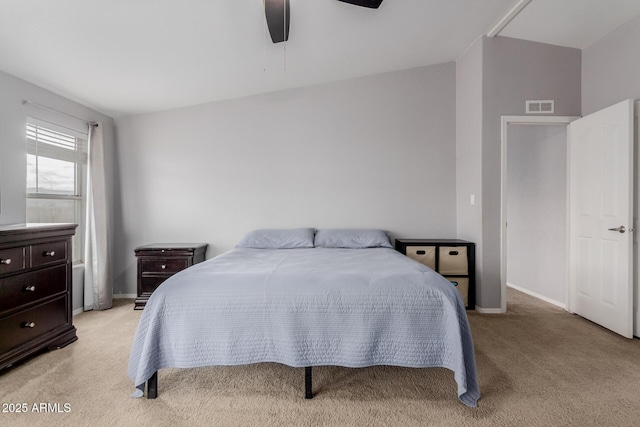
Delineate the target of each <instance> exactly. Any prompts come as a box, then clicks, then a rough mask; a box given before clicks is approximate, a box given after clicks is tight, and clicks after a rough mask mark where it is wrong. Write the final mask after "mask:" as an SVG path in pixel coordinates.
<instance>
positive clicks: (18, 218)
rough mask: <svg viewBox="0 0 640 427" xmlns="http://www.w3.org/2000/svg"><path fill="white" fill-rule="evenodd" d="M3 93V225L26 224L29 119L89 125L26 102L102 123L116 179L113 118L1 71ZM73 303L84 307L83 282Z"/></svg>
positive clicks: (76, 286)
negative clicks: (24, 103)
mask: <svg viewBox="0 0 640 427" xmlns="http://www.w3.org/2000/svg"><path fill="white" fill-rule="evenodd" d="M0 94H1V96H0V198H1V203H2V205H1V209H0V210H1V212H0V224H3V225H5V224H16V223H24V222H25V221H26V196H27V194H26V191H27V183H26V180H27V161H26V159H27V147H26V139H25V130H26V122H27V117H28V116H31V117H35V118H39V119H42V120H48V121H50V122H54V123H58V124H60V125H63V126H67V127H71V128H78V129H83V128H84V126H86V123H85V122H84V121H82V120H76V119H72V118H69V117H67V116H65V115H62V114H58V113H53V112H51V111H48V110H46V109H42V108H38V107H35V106H33V105H28V104H27V105H22V100H23V99H27V100H30V101H34V102H38V103H40V104H43V105H46V106H48V107H51V108H55V109H58V110H60V111H64V112H66V113H68V114H71V115H74V116H77V117H80V118H82V119H85V120H86V121H89V120H93V121H96V122H101V123H102V124H103V128H104V142H105V161H106V173H107V177H108V180H110V177H112V176H113V161H114V155H113V148H114V131H113V120H112V119H111V118H110V117H107V116H105V115H102V114H100V113H98V112H96V111H94V110H91V109H90V108H87V107H85V106H83V105H80V104H78V103H76V102H73V101H70V100H68V99H66V98H63V97H61V96H59V95H56V94H54V93H52V92H50V91H48V90H46V89H43V88H41V87H38V86H35V85H33V84H31V83H27V82H25V81H24V80H20V79H17V78H15V77H13V76H10V75H8V74H6V73H3V72H0ZM108 185H109V188H108V194H109V197H110V198H111V199H113V188H112V185H111V182H109V183H108ZM111 205H113V204H111ZM73 300H74V301H73V308H74V310H75V309H78V308H81V307H82V286H81V283H77V282H76V283H74V289H73Z"/></svg>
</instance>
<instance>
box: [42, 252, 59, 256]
mask: <svg viewBox="0 0 640 427" xmlns="http://www.w3.org/2000/svg"><path fill="white" fill-rule="evenodd" d="M44 256H56V253H55V251H47V252H45V253H44Z"/></svg>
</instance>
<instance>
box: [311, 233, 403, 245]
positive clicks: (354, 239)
mask: <svg viewBox="0 0 640 427" xmlns="http://www.w3.org/2000/svg"><path fill="white" fill-rule="evenodd" d="M314 246H315V247H316V248H353V249H362V248H393V246H391V242H389V237H388V236H387V233H386V232H385V231H384V230H376V229H357V228H355V229H353V228H352V229H337V228H334V229H325V230H318V231H316V238H315V240H314Z"/></svg>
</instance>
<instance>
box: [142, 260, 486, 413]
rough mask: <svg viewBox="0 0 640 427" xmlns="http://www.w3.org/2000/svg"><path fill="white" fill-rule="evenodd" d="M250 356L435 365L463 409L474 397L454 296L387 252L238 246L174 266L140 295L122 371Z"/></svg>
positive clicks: (471, 360) (436, 279)
mask: <svg viewBox="0 0 640 427" xmlns="http://www.w3.org/2000/svg"><path fill="white" fill-rule="evenodd" d="M258 362H278V363H283V364H285V365H289V366H293V367H304V366H322V365H337V366H347V367H365V366H373V365H396V366H405V367H414V368H420V367H444V368H448V369H450V370H452V371H453V372H454V373H455V376H454V377H455V380H456V382H457V384H458V396H459V398H460V400H461V401H462V402H463V403H464V404H466V405H468V406H474V407H475V406H476V405H477V400H478V398H479V397H480V391H479V389H478V382H477V377H476V364H475V357H474V351H473V342H472V339H471V333H470V330H469V323H468V320H467V315H466V311H465V308H464V305H463V303H462V298H461V297H460V295H459V293H458V291H457V290H456V289H455V288H454V287H453V286H452V285H451V284H450V283H449V282H448V281H447V280H446V279H445V278H443V277H442V276H440V275H439V274H437V273H435V272H434V271H433V270H431V269H429V268H428V267H426V266H424V265H422V264H420V263H418V262H415V261H413V260H411V259H409V258H407V257H405V256H404V255H402V254H400V253H398V252H396V251H395V250H393V249H387V248H375V249H334V248H313V249H245V248H236V249H233V250H231V251H229V252H226V253H224V254H222V255H220V256H218V257H215V258H213V259H210V260H208V261H205V262H202V263H200V264H197V265H195V266H193V267H190V268H188V269H186V270H183V271H182V272H180V273H178V274H175V275H174V276H172V277H170V278H169V279H167V280H166V281H165V282H164V283H163V284H162V285H160V286H159V287H158V289H157V290H156V291H155V292H154V293H153V295H152V296H151V298H150V299H149V301H148V302H147V304H146V307H145V309H144V311H143V313H142V317H141V319H140V323H139V324H138V329H137V331H136V335H135V338H134V341H133V345H132V347H131V355H130V359H129V376H130V377H131V379H132V380H133V381H134V384H135V385H136V386H137V387H138V388H140V387H141V386H143V385H144V383H145V382H146V381H147V380H148V379H149V378H150V377H151V375H153V373H154V372H156V371H158V370H159V369H162V368H170V367H172V368H193V367H200V366H211V365H241V364H249V363H258Z"/></svg>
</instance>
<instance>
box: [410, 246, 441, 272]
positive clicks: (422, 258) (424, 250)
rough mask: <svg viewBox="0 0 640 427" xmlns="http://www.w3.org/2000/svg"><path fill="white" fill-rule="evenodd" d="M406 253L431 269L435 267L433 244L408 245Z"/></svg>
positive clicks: (434, 248)
mask: <svg viewBox="0 0 640 427" xmlns="http://www.w3.org/2000/svg"><path fill="white" fill-rule="evenodd" d="M406 255H407V256H408V257H409V258H411V259H414V260H416V261H418V262H420V263H422V264H424V265H426V266H427V267H429V268H431V269H433V270H435V269H436V247H435V246H408V247H407V253H406Z"/></svg>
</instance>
